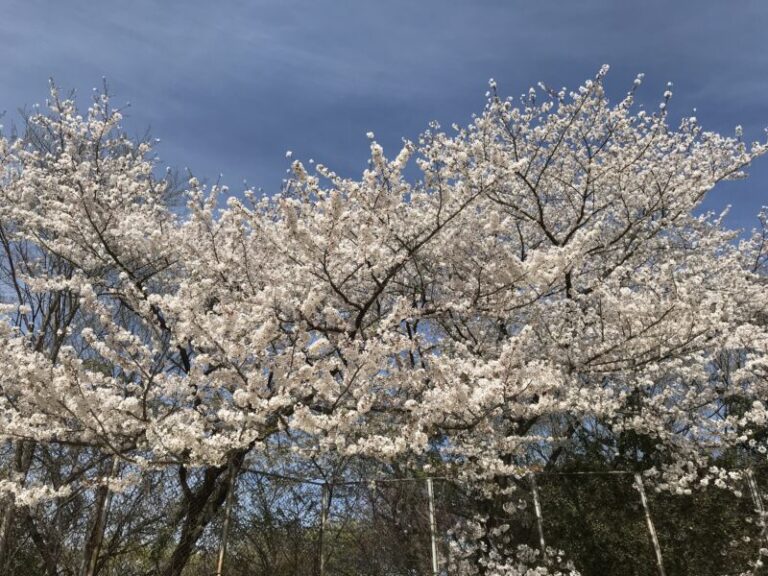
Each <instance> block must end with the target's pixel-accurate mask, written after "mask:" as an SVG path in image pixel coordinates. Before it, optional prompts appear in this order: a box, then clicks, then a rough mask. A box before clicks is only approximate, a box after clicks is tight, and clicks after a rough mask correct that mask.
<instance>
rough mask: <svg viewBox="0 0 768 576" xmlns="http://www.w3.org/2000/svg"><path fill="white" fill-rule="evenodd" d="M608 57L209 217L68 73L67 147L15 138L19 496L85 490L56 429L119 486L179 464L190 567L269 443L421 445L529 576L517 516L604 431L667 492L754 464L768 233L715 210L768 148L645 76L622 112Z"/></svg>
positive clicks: (55, 113) (10, 405)
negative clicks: (740, 463)
mask: <svg viewBox="0 0 768 576" xmlns="http://www.w3.org/2000/svg"><path fill="white" fill-rule="evenodd" d="M605 72H606V70H605V69H604V70H602V71H601V72H600V73H599V74H598V75H597V76H596V77H595V78H594V79H593V80H590V81H587V82H586V83H585V84H584V85H583V86H581V87H580V88H579V89H578V90H576V91H573V92H567V91H565V90H561V91H553V90H549V89H547V88H545V87H541V88H540V89H539V90H534V89H532V90H531V91H530V92H529V93H528V94H526V95H524V96H523V97H522V98H521V99H520V100H519V102H518V103H517V104H515V103H514V102H513V101H512V99H505V98H502V97H501V96H500V95H499V94H498V93H497V89H496V86H495V84H494V83H493V82H491V89H490V92H489V95H488V101H487V104H486V106H485V108H484V110H483V112H482V113H481V114H479V115H478V116H476V117H475V118H474V120H473V121H472V123H471V124H470V125H469V126H467V127H464V128H460V127H458V126H454V127H453V128H452V130H450V131H443V130H442V128H441V127H440V126H438V125H437V124H433V125H431V126H430V128H429V130H427V131H426V132H425V133H424V134H422V135H421V136H420V137H419V139H418V141H417V142H408V141H407V142H405V143H404V145H403V147H402V149H401V150H400V151H398V152H397V153H396V154H395V156H394V158H393V159H392V158H389V157H387V156H386V155H385V152H384V150H383V149H382V147H381V146H380V145H379V144H378V143H377V142H376V141H375V139H374V136H373V135H370V138H371V143H370V148H371V158H370V162H369V166H368V168H367V169H366V170H365V171H364V172H363V174H362V176H360V177H358V178H346V177H342V176H340V175H338V174H336V173H334V172H333V171H332V170H331V169H330V168H327V167H325V166H322V165H316V166H315V167H314V168H313V169H312V170H308V169H307V168H306V167H305V166H304V165H303V164H302V163H301V162H298V161H295V162H293V163H292V165H291V178H290V179H289V180H288V181H287V182H286V184H285V186H284V189H283V190H282V191H281V192H280V193H279V194H276V195H275V196H272V197H260V196H258V195H256V194H255V193H254V192H250V191H246V192H245V193H244V194H242V195H230V194H229V192H228V190H227V189H226V188H225V187H223V186H213V187H210V188H207V187H205V186H202V185H201V184H200V183H199V182H198V181H197V180H196V179H194V178H192V179H191V180H190V182H189V187H188V190H187V191H186V197H187V206H186V210H181V211H175V210H174V209H173V208H172V207H171V206H169V204H168V202H167V196H168V192H169V185H168V182H167V181H166V180H164V179H162V178H157V177H156V176H155V171H156V166H155V163H154V162H153V157H152V150H151V145H150V144H149V143H146V142H145V143H140V144H136V143H134V142H132V141H131V140H130V139H128V138H126V137H125V136H124V135H123V134H122V132H121V130H120V121H121V115H120V112H119V110H115V109H113V108H111V107H110V106H111V105H110V103H109V99H108V98H105V97H104V98H97V99H96V100H95V102H94V104H93V106H92V107H91V108H90V109H89V111H88V113H87V114H86V115H84V116H81V115H79V113H78V112H77V109H76V107H75V104H74V102H73V101H71V100H62V99H60V98H59V96H58V93H57V92H56V91H55V90H54V91H53V92H52V99H51V113H50V114H41V115H36V116H34V117H32V118H31V119H30V125H31V127H32V128H33V130H32V133H33V134H36V135H38V137H39V138H40V139H41V142H43V143H44V145H32V144H31V143H30V141H29V139H17V140H3V141H2V142H1V143H0V162H2V183H1V184H0V233H1V234H2V236H0V240H2V245H3V248H4V253H3V256H2V260H0V262H1V263H2V272H3V282H4V285H3V288H2V290H3V291H2V296H3V300H4V302H5V304H4V305H3V309H2V311H3V313H4V315H5V318H6V320H7V321H6V322H4V323H2V324H0V339H2V345H1V346H0V366H1V367H2V372H0V438H2V439H3V440H6V441H7V442H10V443H11V444H12V446H13V450H14V451H15V454H17V456H16V457H15V460H14V461H15V462H17V463H18V465H14V466H11V468H10V473H9V474H8V477H7V478H6V479H5V480H2V481H0V490H2V492H3V494H4V496H3V497H4V498H6V500H7V501H9V502H10V501H13V502H14V503H15V506H16V507H17V508H19V507H23V506H28V505H32V504H34V503H35V502H37V501H39V500H41V499H47V498H51V497H55V496H61V495H63V494H65V493H66V492H67V491H68V490H71V489H72V485H71V484H65V485H60V486H53V485H51V484H50V483H46V482H44V478H43V476H41V475H36V474H34V473H30V472H31V468H30V464H29V462H31V454H32V453H33V452H34V451H35V450H36V449H38V447H39V446H50V445H56V446H65V447H84V448H87V449H89V450H92V451H93V452H94V453H95V454H99V455H102V456H103V457H104V459H105V460H104V462H107V461H108V462H109V463H110V464H108V465H107V464H104V465H102V466H101V467H100V468H99V469H98V470H97V471H96V472H95V474H96V475H97V476H101V477H102V479H103V482H106V483H108V485H109V486H110V487H111V488H112V489H113V490H119V489H120V485H121V484H128V483H130V482H132V481H134V480H135V478H136V477H140V476H141V471H142V470H150V469H153V468H163V467H177V469H178V479H179V483H180V486H181V489H182V491H183V492H184V494H185V495H186V497H187V501H188V503H189V508H188V510H189V513H188V515H187V516H186V517H185V519H184V521H183V527H182V533H181V535H180V536H179V546H178V547H177V549H176V552H175V553H174V555H173V557H172V559H171V561H170V563H169V564H168V565H167V566H166V567H165V568H164V569H163V570H164V573H166V574H178V573H180V571H181V569H182V568H183V565H184V562H185V561H186V559H187V558H188V557H189V551H190V550H191V547H192V546H193V545H194V543H195V542H196V540H197V538H199V536H200V533H201V531H202V529H203V527H204V526H205V525H206V523H207V522H208V521H209V520H210V517H211V515H212V514H213V513H215V511H216V509H217V506H220V505H221V502H223V501H224V498H225V496H226V491H227V490H228V489H229V488H228V486H230V485H231V483H230V481H229V479H230V477H231V476H232V475H235V476H236V475H237V474H238V471H239V470H240V468H241V467H242V466H243V465H244V462H245V461H246V459H248V458H261V457H264V456H265V455H268V454H270V453H271V452H273V451H274V450H275V449H276V446H278V445H279V447H280V449H281V450H283V449H287V451H288V452H289V453H290V454H293V455H294V457H296V458H300V459H311V460H314V461H321V460H322V459H334V458H335V459H355V458H358V459H359V458H364V459H373V460H376V461H380V462H385V463H386V462H392V461H395V460H397V461H399V462H404V463H406V465H407V466H408V467H410V468H411V469H414V470H420V471H425V472H426V473H434V472H437V471H439V472H440V473H441V474H449V475H452V476H455V477H457V478H461V479H462V480H463V481H465V482H467V483H468V484H471V485H473V486H475V487H476V489H477V492H478V498H480V499H481V500H482V499H485V500H484V501H485V502H486V504H485V505H486V508H485V510H486V513H483V512H482V510H481V512H479V513H478V516H477V519H476V522H474V523H473V524H472V526H471V530H468V531H467V534H468V536H467V538H468V539H469V540H471V542H472V544H471V545H469V544H468V545H467V546H465V547H464V548H462V549H464V550H468V552H467V559H468V560H467V565H466V566H465V567H464V568H463V569H468V570H477V571H480V572H484V573H510V574H516V573H519V571H520V570H521V568H519V566H522V565H523V564H525V563H526V562H527V561H528V560H526V558H528V557H529V556H530V554H529V551H518V550H516V549H515V546H514V543H513V542H510V541H508V538H506V537H505V536H504V534H505V528H504V523H500V522H499V521H498V520H493V519H492V518H493V517H496V516H494V515H492V514H490V513H488V512H489V510H490V509H491V508H492V507H494V506H500V507H502V508H503V507H504V504H505V502H506V501H507V500H508V499H509V498H511V494H512V493H513V492H514V490H515V489H516V488H515V487H516V485H517V484H516V482H515V479H516V478H520V477H522V476H524V475H526V474H528V473H530V472H533V471H539V470H542V469H556V468H557V467H558V466H560V465H562V464H563V463H564V462H567V461H569V459H572V458H574V457H575V455H578V454H579V453H580V451H581V450H583V449H584V447H585V446H587V445H588V446H589V447H590V449H591V450H596V451H597V452H598V453H600V454H601V455H602V458H603V460H604V463H605V466H606V467H608V468H613V469H622V470H633V471H642V472H644V474H645V475H646V477H648V478H649V479H653V481H654V482H655V483H656V485H657V486H658V487H659V488H662V489H669V490H672V491H681V492H685V491H688V490H691V489H693V488H695V487H696V486H698V485H700V484H706V483H708V482H723V483H726V482H727V481H728V480H729V479H732V478H733V474H737V473H734V472H730V471H725V470H723V469H722V468H721V467H718V465H717V463H716V461H717V456H718V455H719V454H722V453H724V452H726V451H729V450H742V451H747V452H751V453H764V452H765V449H766V447H765V429H766V428H765V422H766V417H767V416H766V410H765V405H764V404H763V401H762V400H761V398H765V386H766V383H767V381H766V374H767V372H766V366H767V365H768V364H767V362H768V361H767V360H766V358H767V356H766V354H767V353H768V332H766V322H765V318H766V307H767V305H768V296H766V290H765V281H764V279H765V271H766V270H765V268H766V253H767V252H768V249H766V236H765V231H764V230H763V231H762V232H759V231H758V232H756V233H755V235H754V237H753V238H751V239H748V240H745V241H743V242H741V243H740V244H739V243H738V242H737V240H738V237H739V235H738V232H734V231H730V230H727V229H726V228H725V227H724V226H723V224H722V219H721V218H719V217H717V216H716V215H711V214H704V215H701V214H700V206H701V202H702V200H703V199H704V197H705V196H706V194H707V193H708V192H709V191H710V190H711V189H712V188H713V187H714V186H715V185H717V183H718V182H720V181H722V180H727V179H733V178H738V177H741V176H743V175H744V174H743V170H744V169H745V168H746V167H747V166H748V165H749V164H750V163H751V162H752V161H753V160H754V159H755V158H757V157H758V156H760V155H761V154H763V153H765V152H766V150H768V148H766V145H765V144H762V143H754V144H752V145H747V144H746V143H745V142H744V141H743V139H742V136H741V132H740V130H737V132H736V134H735V135H734V136H732V137H728V136H722V135H719V134H715V133H712V132H708V131H705V130H704V129H703V128H702V127H701V126H700V125H699V123H698V121H697V120H696V118H693V117H685V118H683V119H682V120H681V121H680V123H679V125H678V126H677V127H672V126H671V125H670V120H669V116H668V110H667V106H668V104H669V101H670V99H671V96H672V94H671V91H670V90H669V89H668V90H667V91H666V92H665V93H664V96H663V101H662V103H661V105H660V107H659V109H658V110H656V111H653V112H650V111H647V110H645V109H643V108H642V107H639V106H637V105H636V104H635V91H636V89H637V87H638V86H639V85H640V83H641V79H642V77H638V79H637V80H636V82H635V85H634V86H633V88H632V90H631V91H630V92H629V93H628V94H627V95H626V97H625V98H624V99H622V100H621V101H619V102H618V103H611V102H610V101H609V100H608V98H607V96H606V94H605V90H604V76H605ZM412 165H413V166H415V169H416V171H418V174H419V175H418V177H416V178H411V177H410V176H409V175H408V173H407V172H406V167H408V166H412ZM763 224H765V217H763ZM731 368H733V369H731ZM195 467H201V470H202V471H201V475H202V476H201V477H202V478H203V480H202V481H201V484H200V485H199V486H196V487H194V488H193V487H191V486H190V485H189V483H188V482H187V479H188V475H189V471H190V470H192V469H194V468H195ZM127 470H130V471H131V472H130V473H129V472H127ZM32 472H33V471H32ZM728 472H730V475H729V473H728ZM105 485H106V484H105ZM217 502H218V504H215V503H217ZM489 507H490V508H489ZM8 514H9V512H6V515H8ZM8 518H9V519H8V520H6V521H5V524H6V525H7V524H8V522H9V521H10V517H8ZM95 521H96V520H94V522H95ZM469 540H467V541H469ZM97 548H98V546H97ZM96 553H97V554H98V551H97V552H96ZM0 556H1V555H0ZM467 566H469V567H470V568H467Z"/></svg>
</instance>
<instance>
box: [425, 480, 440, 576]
mask: <svg viewBox="0 0 768 576" xmlns="http://www.w3.org/2000/svg"><path fill="white" fill-rule="evenodd" d="M427 499H428V500H429V535H430V539H431V542H432V574H433V575H434V576H437V575H438V574H439V572H440V565H439V564H438V561H437V526H436V524H435V491H434V488H433V486H432V478H427Z"/></svg>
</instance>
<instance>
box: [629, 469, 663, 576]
mask: <svg viewBox="0 0 768 576" xmlns="http://www.w3.org/2000/svg"><path fill="white" fill-rule="evenodd" d="M635 487H636V488H637V491H638V492H639V493H640V502H641V503H642V505H643V510H644V511H645V523H646V524H647V525H648V534H650V536H651V543H652V544H653V551H654V552H655V553H656V566H657V567H658V569H659V576H666V572H665V570H664V558H663V557H662V555H661V545H660V544H659V537H658V535H657V534H656V528H655V527H654V525H653V519H652V518H651V510H650V508H649V507H648V498H647V497H646V496H645V487H644V486H643V478H642V476H640V473H639V472H636V473H635Z"/></svg>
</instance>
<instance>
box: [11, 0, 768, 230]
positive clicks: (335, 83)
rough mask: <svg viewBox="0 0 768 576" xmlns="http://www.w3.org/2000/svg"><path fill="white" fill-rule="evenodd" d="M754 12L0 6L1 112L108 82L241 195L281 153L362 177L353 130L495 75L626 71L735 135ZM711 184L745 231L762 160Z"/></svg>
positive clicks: (754, 2) (602, 7)
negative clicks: (52, 88)
mask: <svg viewBox="0 0 768 576" xmlns="http://www.w3.org/2000/svg"><path fill="white" fill-rule="evenodd" d="M766 24H768V4H767V3H765V2H764V1H761V0H738V1H735V2H722V1H718V0H703V1H696V2H694V1H681V2H670V1H662V0H650V1H647V2H642V3H635V2H621V1H620V2H616V1H612V0H585V1H582V2H554V1H542V2H537V3H532V2H519V1H516V0H481V1H473V2H470V1H457V0H419V1H416V2H414V1H405V0H388V1H386V2H373V1H369V0H354V1H351V0H350V1H342V0H336V1H325V2H319V1H316V0H315V1H310V0H280V1H277V0H272V1H264V0H256V1H250V2H246V1H228V2H203V1H200V0H188V1H185V2H181V1H178V0H167V1H163V2H160V1H157V0H156V1H151V0H135V1H131V2H118V1H116V0H105V1H103V2H98V3H96V2H91V1H88V0H71V1H68V2H50V1H43V0H6V2H4V3H3V8H2V18H0V37H1V38H3V41H4V42H3V43H4V48H5V49H4V51H3V56H2V66H0V110H2V109H4V110H7V111H9V113H8V115H7V117H6V118H5V119H4V122H5V123H6V124H9V123H11V122H12V121H13V117H14V115H13V111H14V110H15V109H16V108H17V107H20V106H24V105H30V104H33V103H35V102H41V101H42V100H43V99H44V98H45V95H46V94H47V80H48V78H49V77H53V78H54V79H55V80H56V82H57V83H58V84H59V85H61V86H62V87H63V88H65V89H67V88H74V89H76V90H77V91H78V93H79V95H80V97H81V98H84V99H85V98H87V97H88V94H89V92H90V90H91V88H92V87H93V86H97V85H99V84H100V83H101V78H102V77H103V76H104V77H106V78H107V80H108V82H109V85H110V89H111V92H112V93H113V94H114V95H115V101H116V102H130V103H131V106H130V109H129V111H128V113H127V115H128V118H127V125H128V127H129V128H130V129H131V130H133V131H134V132H135V134H142V133H144V131H145V130H146V129H147V128H148V127H149V128H151V131H152V134H153V136H156V137H159V138H161V139H162V144H161V145H160V147H159V152H160V154H161V157H162V162H163V163H165V164H168V165H171V166H174V167H178V168H183V167H189V168H190V169H191V170H192V171H193V172H194V173H195V174H196V175H197V176H199V177H200V178H202V179H208V180H216V179H217V178H218V177H219V174H223V177H222V180H223V182H225V183H227V184H229V185H230V186H232V188H233V189H235V190H237V189H238V188H239V187H240V185H241V183H242V181H243V180H247V181H248V184H249V185H250V186H254V187H261V188H263V189H264V191H265V193H272V192H274V191H276V190H277V189H278V188H279V185H280V180H281V178H282V177H283V176H284V171H285V169H286V168H287V166H288V161H286V159H285V151H286V150H289V149H290V150H292V151H293V152H294V156H295V157H297V158H302V159H304V160H307V159H309V158H313V159H315V160H317V161H318V162H322V163H324V164H326V165H328V166H330V167H332V168H333V169H335V170H336V171H337V172H339V173H342V174H349V175H355V174H358V173H359V172H360V171H361V170H362V168H363V167H364V165H365V161H366V157H367V153H368V150H367V139H366V136H365V135H366V132H368V131H369V130H370V131H373V132H374V133H375V134H376V138H377V140H378V141H379V142H381V143H382V144H383V145H384V146H385V149H387V150H393V151H394V150H395V149H396V148H398V147H399V145H400V139H401V138H402V137H407V138H411V139H413V138H415V137H416V136H417V134H418V133H419V132H420V131H422V130H423V129H424V128H425V127H426V126H427V123H428V122H429V121H431V120H438V121H440V122H441V123H442V124H443V125H445V126H449V125H450V124H451V123H452V122H458V123H461V124H463V123H466V122H467V121H468V120H469V118H470V114H471V113H472V112H473V111H477V110H478V109H480V107H481V106H482V104H483V102H484V92H485V90H486V86H487V81H488V79H489V78H491V77H493V78H495V79H496V81H497V82H498V85H499V91H500V92H501V93H502V94H505V95H508V94H511V95H518V94H520V93H522V92H524V91H526V90H527V88H528V86H530V85H532V84H536V83H537V82H539V81H543V82H545V83H547V84H551V85H553V86H555V87H560V86H561V85H566V86H568V87H576V86H578V85H579V83H580V82H582V81H583V79H584V78H586V77H589V76H592V75H594V74H595V73H596V72H597V70H598V69H599V68H600V66H601V65H602V64H604V63H608V64H610V65H611V74H610V75H609V77H608V80H607V87H608V90H609V92H610V93H611V94H612V95H613V97H614V98H619V97H621V95H623V93H624V92H625V91H626V90H627V89H628V88H630V87H631V83H632V79H633V78H634V77H635V75H636V74H637V73H639V72H644V73H645V74H646V81H645V83H644V85H643V87H642V90H641V93H640V97H639V101H640V102H643V103H645V105H646V106H648V107H655V106H657V104H658V101H659V99H660V98H661V96H662V93H663V92H664V90H665V89H666V83H667V81H672V82H674V88H673V91H674V98H673V101H672V104H671V114H672V117H673V118H674V117H677V116H681V115H690V114H694V112H693V109H694V108H696V111H695V115H696V116H697V117H698V118H699V120H700V122H701V123H702V124H703V125H704V126H705V128H708V129H712V130H717V131H721V132H724V133H731V132H732V131H733V129H734V127H735V126H736V125H742V126H743V127H744V133H745V137H746V139H747V140H754V139H762V138H763V137H764V133H763V129H764V127H765V126H768V98H766V96H765V95H766V94H767V93H768V51H766V50H765V48H764V37H765V28H766ZM751 174H752V177H751V178H750V179H749V180H747V181H745V182H739V183H731V184H727V185H723V186H720V187H719V188H718V189H717V190H716V192H715V193H714V194H713V195H712V197H711V199H710V200H709V201H708V204H707V206H708V207H711V208H713V209H721V208H722V207H724V206H725V205H726V204H732V206H733V209H732V212H731V215H730V217H729V218H728V223H729V224H731V225H734V226H751V225H752V224H753V222H754V214H756V212H757V210H758V208H759V206H760V205H762V204H767V203H768V162H766V161H763V162H758V163H757V164H756V165H755V167H754V168H753V169H752V170H751Z"/></svg>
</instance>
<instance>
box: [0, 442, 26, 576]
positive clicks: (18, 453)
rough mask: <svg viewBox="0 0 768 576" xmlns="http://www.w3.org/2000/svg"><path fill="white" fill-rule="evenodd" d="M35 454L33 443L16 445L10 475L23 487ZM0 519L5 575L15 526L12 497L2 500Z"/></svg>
mask: <svg viewBox="0 0 768 576" xmlns="http://www.w3.org/2000/svg"><path fill="white" fill-rule="evenodd" d="M34 452H35V445H34V443H33V442H29V441H21V442H18V443H17V444H16V448H15V450H14V458H13V465H12V471H11V474H12V475H13V476H15V477H16V478H20V479H21V484H22V485H24V483H25V481H26V477H27V474H28V473H29V469H30V467H31V466H32V455H33V454H34ZM4 500H5V501H4V502H3V512H2V518H1V519H0V574H5V573H6V571H7V568H8V560H9V558H8V554H9V553H10V549H11V544H12V538H13V527H14V524H15V520H16V516H17V509H16V506H15V505H14V503H13V497H12V496H9V497H7V498H5V499H4Z"/></svg>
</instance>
